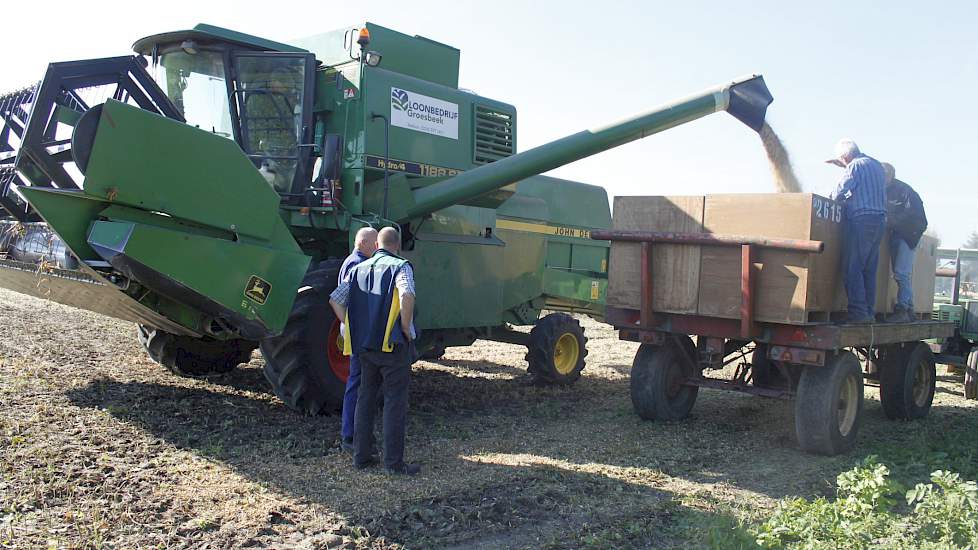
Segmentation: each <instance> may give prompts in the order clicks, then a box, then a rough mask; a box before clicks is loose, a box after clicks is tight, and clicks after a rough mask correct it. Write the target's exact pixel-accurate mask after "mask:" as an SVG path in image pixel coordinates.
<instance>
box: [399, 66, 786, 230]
mask: <svg viewBox="0 0 978 550" xmlns="http://www.w3.org/2000/svg"><path fill="white" fill-rule="evenodd" d="M773 100H774V98H773V97H772V96H771V92H769V91H768V89H767V85H765V83H764V77H763V76H760V75H753V76H749V77H746V78H741V79H738V80H735V81H733V82H731V83H728V84H723V85H721V86H716V87H714V88H710V89H708V90H704V91H703V92H700V93H698V94H694V95H692V96H689V97H687V98H684V99H681V100H679V101H676V102H673V103H668V104H666V105H662V106H660V107H658V108H655V109H652V110H651V111H647V112H644V113H641V114H638V115H635V116H632V117H629V118H626V119H624V120H621V121H619V122H615V123H613V124H609V125H606V126H601V127H598V128H592V129H589V130H583V131H581V132H578V133H576V134H572V135H569V136H567V137H564V138H561V139H558V140H556V141H551V142H550V143H547V144H544V145H541V146H539V147H535V148H533V149H530V150H529V151H524V152H522V153H519V154H517V155H513V156H511V157H506V158H503V159H500V160H498V161H496V162H493V163H490V164H486V165H483V166H480V167H478V168H475V169H473V170H469V171H467V172H464V173H462V174H459V175H457V176H454V177H452V178H449V179H447V180H444V181H442V182H439V183H436V184H434V185H429V186H427V187H423V188H421V189H418V190H416V191H414V205H413V206H411V207H409V208H407V209H406V213H405V216H404V218H405V219H408V218H414V217H418V216H422V215H425V214H428V213H430V212H434V211H436V210H440V209H442V208H445V207H448V206H451V205H453V204H457V203H459V202H462V201H465V200H468V199H471V198H473V197H477V196H479V195H482V194H485V193H488V192H491V191H493V190H495V189H498V188H500V187H503V186H505V185H508V184H510V183H513V182H516V181H519V180H522V179H524V178H527V177H529V176H533V175H536V174H542V173H544V172H547V171H550V170H553V169H554V168H559V167H561V166H563V165H565V164H569V163H571V162H574V161H576V160H580V159H583V158H585V157H589V156H591V155H595V154H597V153H600V152H602V151H607V150H608V149H612V148H614V147H618V146H619V145H624V144H626V143H629V142H632V141H635V140H637V139H641V138H644V137H646V136H650V135H652V134H655V133H658V132H661V131H663V130H668V129H669V128H673V127H675V126H679V125H680V124H684V123H686V122H690V121H693V120H696V119H698V118H701V117H704V116H706V115H709V114H711V113H715V112H719V111H727V112H728V113H730V114H731V115H733V117H734V118H736V119H737V120H739V121H741V122H743V123H744V124H746V125H747V126H749V127H750V128H751V129H753V130H754V131H756V132H759V131H760V130H761V126H762V125H763V124H764V116H765V113H766V111H767V106H768V105H770V104H771V102H772V101H773Z"/></svg>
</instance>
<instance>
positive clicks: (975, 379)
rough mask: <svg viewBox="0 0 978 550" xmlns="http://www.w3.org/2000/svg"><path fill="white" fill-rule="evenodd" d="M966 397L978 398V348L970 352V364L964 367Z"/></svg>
mask: <svg viewBox="0 0 978 550" xmlns="http://www.w3.org/2000/svg"><path fill="white" fill-rule="evenodd" d="M964 398H965V399H978V349H976V350H972V351H971V353H969V354H968V366H967V367H966V368H965V369H964Z"/></svg>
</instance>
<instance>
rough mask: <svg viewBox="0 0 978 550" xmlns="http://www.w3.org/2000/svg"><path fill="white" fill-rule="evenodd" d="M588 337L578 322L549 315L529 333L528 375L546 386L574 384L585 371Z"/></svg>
mask: <svg viewBox="0 0 978 550" xmlns="http://www.w3.org/2000/svg"><path fill="white" fill-rule="evenodd" d="M586 344H587V338H585V337H584V329H583V328H581V323H580V322H578V321H577V319H575V318H573V317H571V316H570V315H567V314H566V313H551V314H550V315H547V316H546V317H544V318H543V319H540V320H539V321H538V322H537V324H536V326H534V327H533V330H531V331H530V341H529V343H528V344H527V345H526V350H527V351H526V361H527V363H529V368H528V370H529V371H530V374H531V375H533V377H534V378H535V379H536V380H537V381H538V382H542V383H545V384H559V385H566V384H573V383H574V382H575V381H577V379H578V378H580V377H581V371H582V370H584V357H586V356H587V348H586V347H585V346H586Z"/></svg>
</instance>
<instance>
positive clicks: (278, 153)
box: [231, 52, 316, 194]
mask: <svg viewBox="0 0 978 550" xmlns="http://www.w3.org/2000/svg"><path fill="white" fill-rule="evenodd" d="M231 60H232V70H233V73H232V74H233V86H234V102H233V104H234V110H235V115H236V118H237V119H238V124H239V127H240V130H241V147H242V148H243V149H244V151H245V154H247V155H248V157H249V158H250V159H251V161H252V162H253V163H254V164H255V167H256V168H258V169H259V171H260V172H261V173H262V175H263V176H264V177H265V179H266V181H268V183H269V184H270V185H271V186H272V187H273V188H274V189H275V190H276V191H277V192H279V193H280V194H293V193H302V192H303V191H304V190H305V188H306V187H308V185H309V183H310V182H311V181H312V158H311V157H312V153H313V151H312V149H313V145H312V105H313V96H314V90H313V86H314V84H313V83H314V76H315V70H316V58H315V56H314V55H313V54H303V53H278V52H261V53H253V52H238V53H234V54H232V56H231Z"/></svg>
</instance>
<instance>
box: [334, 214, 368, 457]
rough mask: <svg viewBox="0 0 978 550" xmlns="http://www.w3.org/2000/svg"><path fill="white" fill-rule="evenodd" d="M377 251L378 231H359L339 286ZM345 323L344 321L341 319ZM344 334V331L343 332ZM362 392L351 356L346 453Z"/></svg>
mask: <svg viewBox="0 0 978 550" xmlns="http://www.w3.org/2000/svg"><path fill="white" fill-rule="evenodd" d="M376 251H377V230H376V229H374V228H372V227H364V228H361V229H360V230H359V231H357V236H356V240H355V241H354V244H353V253H352V254H350V255H349V256H347V257H346V260H343V265H342V266H341V267H340V276H339V281H337V286H339V285H342V284H343V283H345V282H348V281H349V280H350V272H351V271H353V268H355V267H356V266H357V265H358V264H359V263H360V262H362V261H364V260H366V259H367V258H369V257H371V256H373V254H374V252H376ZM340 322H341V323H342V322H343V319H342V318H341V319H340ZM341 333H342V331H341ZM359 391H360V362H359V361H358V360H357V356H356V355H355V354H351V355H350V377H349V378H347V379H346V391H345V392H344V393H343V427H342V428H341V430H340V437H341V438H342V441H341V443H340V445H341V446H342V447H343V450H344V451H347V452H348V453H350V454H353V419H354V415H355V414H356V410H357V392H359Z"/></svg>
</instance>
